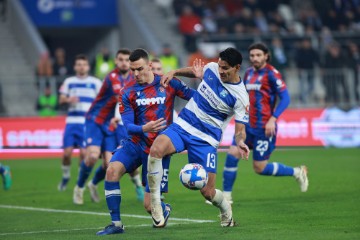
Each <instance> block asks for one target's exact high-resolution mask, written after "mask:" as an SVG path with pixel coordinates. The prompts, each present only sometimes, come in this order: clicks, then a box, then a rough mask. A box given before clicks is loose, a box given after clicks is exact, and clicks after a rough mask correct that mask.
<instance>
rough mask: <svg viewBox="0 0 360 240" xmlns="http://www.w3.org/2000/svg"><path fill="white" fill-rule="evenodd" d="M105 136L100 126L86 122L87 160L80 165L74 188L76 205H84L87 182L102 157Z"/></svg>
mask: <svg viewBox="0 0 360 240" xmlns="http://www.w3.org/2000/svg"><path fill="white" fill-rule="evenodd" d="M103 139H104V134H103V132H102V130H101V128H100V126H99V125H98V124H96V123H95V122H93V121H91V120H86V122H85V140H86V145H87V147H86V153H85V159H84V161H82V163H81V164H80V170H79V176H78V180H77V184H76V186H75V188H74V194H73V201H74V203H75V204H83V203H84V199H83V195H84V190H85V182H86V180H87V179H88V177H89V175H90V173H91V171H92V169H93V167H94V165H95V163H96V161H97V159H98V158H99V156H100V147H101V143H102V141H103Z"/></svg>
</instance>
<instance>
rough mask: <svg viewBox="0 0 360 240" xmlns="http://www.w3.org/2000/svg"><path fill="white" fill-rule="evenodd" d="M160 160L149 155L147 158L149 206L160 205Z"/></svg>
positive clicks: (161, 169)
mask: <svg viewBox="0 0 360 240" xmlns="http://www.w3.org/2000/svg"><path fill="white" fill-rule="evenodd" d="M161 160H162V159H161V158H154V157H151V156H150V155H149V157H148V169H147V170H148V174H147V178H148V184H149V189H150V199H151V206H152V207H155V206H159V205H161V200H160V184H161V179H162V176H163V167H162V161H161Z"/></svg>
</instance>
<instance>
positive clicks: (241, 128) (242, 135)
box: [235, 123, 250, 160]
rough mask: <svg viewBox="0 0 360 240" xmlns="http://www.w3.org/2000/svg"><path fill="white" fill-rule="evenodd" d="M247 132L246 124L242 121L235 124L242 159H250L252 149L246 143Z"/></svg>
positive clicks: (236, 138)
mask: <svg viewBox="0 0 360 240" xmlns="http://www.w3.org/2000/svg"><path fill="white" fill-rule="evenodd" d="M245 139H246V132H245V125H244V124H242V123H236V124H235V141H236V145H237V146H238V148H239V151H240V155H241V159H246V160H248V159H249V154H250V150H249V147H248V146H247V145H246V144H245Z"/></svg>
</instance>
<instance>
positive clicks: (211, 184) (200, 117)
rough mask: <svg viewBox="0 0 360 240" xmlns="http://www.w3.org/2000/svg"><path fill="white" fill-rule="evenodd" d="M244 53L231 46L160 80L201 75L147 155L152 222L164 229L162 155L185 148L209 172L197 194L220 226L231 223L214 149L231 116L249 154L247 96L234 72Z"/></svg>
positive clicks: (242, 149)
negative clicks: (214, 212) (212, 210)
mask: <svg viewBox="0 0 360 240" xmlns="http://www.w3.org/2000/svg"><path fill="white" fill-rule="evenodd" d="M241 63H242V55H241V53H240V52H238V51H237V50H236V49H234V48H227V49H225V50H224V51H222V52H220V57H219V61H218V62H217V63H215V62H211V63H208V64H206V65H205V66H204V64H203V62H202V61H201V60H198V59H196V60H195V61H194V64H193V66H192V67H188V68H182V69H178V70H174V71H170V72H169V73H167V74H165V75H164V76H163V78H162V83H163V85H164V86H165V87H166V86H168V83H169V82H168V81H169V80H170V79H172V78H173V76H185V77H191V78H195V77H196V78H199V79H202V82H201V83H200V85H199V87H198V89H197V91H196V92H195V94H194V96H193V98H191V99H190V101H189V102H188V103H187V104H186V106H185V108H184V109H183V110H182V111H181V112H180V114H179V116H178V118H177V119H176V120H175V121H174V123H173V124H171V125H170V126H169V127H168V128H167V129H166V130H165V131H164V132H162V133H161V135H159V136H158V137H157V138H156V140H155V141H154V143H153V145H152V147H151V149H150V154H149V159H148V183H149V188H150V196H151V214H152V219H153V226H154V227H156V228H158V227H164V226H165V223H166V221H165V220H166V219H165V218H164V216H163V214H162V212H163V211H162V207H161V205H160V187H159V186H160V181H161V179H162V173H163V170H162V164H161V160H162V159H163V157H165V156H167V155H170V154H173V153H175V152H182V151H183V150H185V149H187V151H188V160H189V162H190V163H198V164H201V165H202V166H203V167H204V168H205V169H206V171H207V172H208V183H207V184H206V186H205V187H204V188H203V189H201V190H200V192H201V194H202V195H203V196H204V197H205V198H206V199H207V200H209V201H211V202H212V204H213V205H214V206H215V207H217V208H219V209H220V213H221V215H220V218H221V219H220V220H221V226H223V227H232V226H234V225H235V222H234V220H233V216H232V209H231V205H230V203H229V202H228V201H227V200H226V199H224V196H223V194H222V192H221V191H220V190H218V189H215V180H216V166H217V147H218V146H219V142H220V140H221V136H222V132H223V129H224V128H225V127H226V125H227V124H228V122H229V121H230V119H231V118H232V117H233V116H234V115H235V121H236V123H235V134H236V143H237V146H238V150H239V152H240V154H241V155H242V157H245V158H246V159H247V158H248V157H249V148H248V147H247V146H246V144H245V138H246V133H245V124H246V123H247V122H248V120H249V118H248V112H247V109H248V107H249V96H248V94H247V92H246V89H245V86H244V84H243V82H242V80H241V78H240V76H239V75H238V72H239V70H240V65H241Z"/></svg>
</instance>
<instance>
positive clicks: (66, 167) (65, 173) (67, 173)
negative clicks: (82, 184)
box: [61, 165, 70, 179]
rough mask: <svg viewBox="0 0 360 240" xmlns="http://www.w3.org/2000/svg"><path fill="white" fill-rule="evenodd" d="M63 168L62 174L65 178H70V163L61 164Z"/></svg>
mask: <svg viewBox="0 0 360 240" xmlns="http://www.w3.org/2000/svg"><path fill="white" fill-rule="evenodd" d="M61 169H62V172H63V174H62V176H63V178H66V179H68V178H70V165H61Z"/></svg>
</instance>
